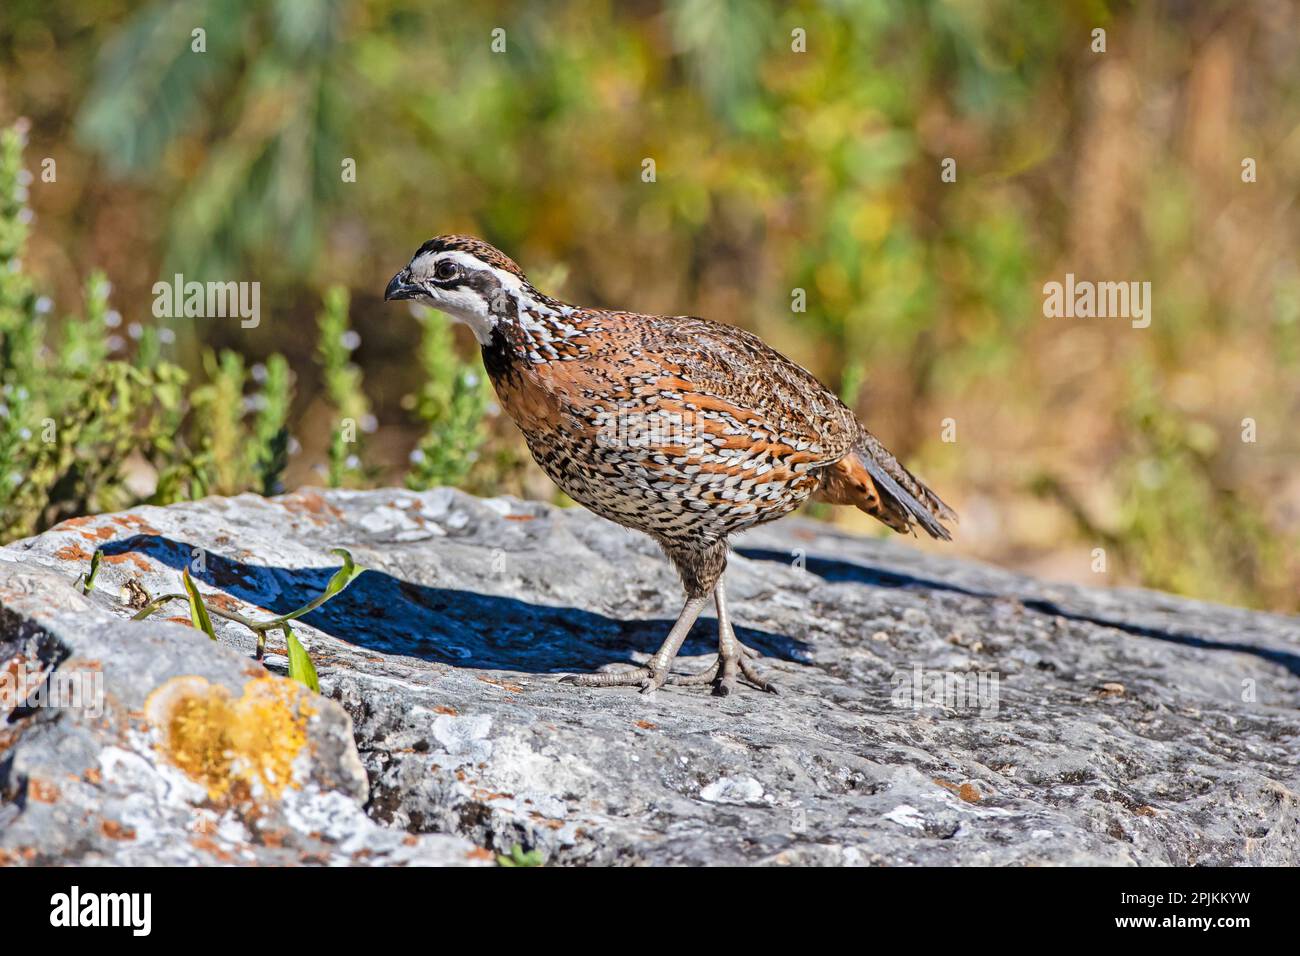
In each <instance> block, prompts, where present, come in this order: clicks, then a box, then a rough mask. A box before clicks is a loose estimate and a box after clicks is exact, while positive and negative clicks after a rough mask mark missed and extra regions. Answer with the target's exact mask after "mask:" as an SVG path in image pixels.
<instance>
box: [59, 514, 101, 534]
mask: <svg viewBox="0 0 1300 956" xmlns="http://www.w3.org/2000/svg"><path fill="white" fill-rule="evenodd" d="M95 517H96V516H95V515H82V516H81V517H79V518H68V519H67V520H66V521H60V522H59V523H58V524H56V525H55V526H54V527H53V528H51V529H50V530H51V531H64V530H66V529H68V528H80V527H81V526H82V525H84V524H89V523H90V522H91V521H93V520H95Z"/></svg>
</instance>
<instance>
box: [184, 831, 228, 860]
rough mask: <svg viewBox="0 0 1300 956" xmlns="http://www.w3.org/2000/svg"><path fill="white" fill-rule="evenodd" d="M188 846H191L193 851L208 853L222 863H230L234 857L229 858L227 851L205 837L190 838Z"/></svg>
mask: <svg viewBox="0 0 1300 956" xmlns="http://www.w3.org/2000/svg"><path fill="white" fill-rule="evenodd" d="M190 845H191V846H193V847H194V849H196V850H202V851H203V852H204V853H208V854H210V855H212V856H214V857H216V858H217V859H218V860H220V861H221V862H222V863H230V862H231V861H232V860H234V857H233V856H231V854H230V853H229V852H228V851H227V850H223V849H222V848H221V846H220V845H218V844H217V842H216V841H215V840H212V839H210V838H209V837H205V836H196V837H191V838H190Z"/></svg>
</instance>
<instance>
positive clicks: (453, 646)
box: [101, 535, 808, 673]
mask: <svg viewBox="0 0 1300 956" xmlns="http://www.w3.org/2000/svg"><path fill="white" fill-rule="evenodd" d="M101 550H102V551H103V552H104V554H105V555H106V556H113V555H122V554H144V555H148V556H149V557H151V558H153V559H154V560H156V561H158V562H159V563H161V564H164V565H167V566H168V567H171V568H175V569H176V571H177V572H178V573H179V572H180V570H181V569H182V568H184V567H186V566H189V565H190V562H191V561H193V560H194V558H195V557H196V556H197V555H198V554H199V553H200V551H201V549H199V548H197V547H196V546H194V545H191V544H187V543H185V542H182V541H176V540H174V539H172V538H167V537H164V536H161V535H135V536H133V537H130V538H124V539H121V540H118V541H112V542H108V543H105V544H104V545H103V546H102V548H101ZM204 565H205V567H204V570H203V571H201V572H199V573H196V572H195V569H194V568H193V567H190V573H191V575H193V577H194V578H195V580H197V581H199V582H200V583H202V584H204V585H206V586H208V587H214V588H219V589H221V590H222V591H224V592H226V593H227V594H229V595H230V596H231V597H235V598H238V599H239V600H241V601H244V602H247V603H248V604H253V605H256V606H257V607H260V608H264V609H265V610H266V611H268V612H270V613H271V614H272V615H274V614H286V613H288V612H289V611H292V610H294V609H296V608H299V607H302V606H303V605H304V604H306V603H307V602H309V601H311V600H312V599H313V598H315V597H316V596H317V595H319V594H320V593H321V592H322V591H323V590H324V589H325V585H326V584H327V583H328V581H329V579H330V577H331V576H332V575H333V574H334V572H335V571H337V570H338V568H337V567H329V568H277V567H268V566H264V565H254V564H245V563H243V562H240V561H232V560H231V559H229V558H224V557H222V556H221V555H218V554H213V553H211V552H206V553H205V554H204ZM176 590H178V591H179V590H180V588H179V582H178V586H177V588H176ZM241 613H246V616H249V617H254V618H256V617H259V616H260V615H259V614H258V613H257V612H256V611H254V610H249V611H246V612H241ZM301 620H302V621H303V623H306V624H310V625H311V626H312V627H314V628H316V629H318V630H320V631H323V632H324V633H326V634H329V635H330V636H331V637H335V638H338V639H339V640H343V641H347V642H349V643H351V644H354V645H356V646H358V647H365V648H369V649H371V650H374V651H378V652H381V653H384V654H398V655H404V656H409V657H417V658H421V659H423V660H429V661H439V662H442V663H446V664H452V665H456V666H460V667H472V668H482V669H500V670H512V671H522V672H527V673H551V672H558V671H564V672H570V671H585V670H592V669H595V668H597V667H600V666H602V665H604V664H610V663H616V662H620V661H630V660H631V653H632V652H633V651H641V652H644V653H646V654H651V653H653V652H654V651H655V650H657V649H658V647H659V645H660V643H661V642H662V641H663V639H664V637H665V635H667V633H668V630H669V628H671V627H672V624H673V622H672V621H671V620H669V619H666V618H665V619H654V620H619V619H616V618H612V617H606V616H605V615H603V614H597V613H594V612H592V611H585V610H582V609H581V608H574V607H549V606H547V605H542V604H530V603H528V602H526V601H521V600H518V599H517V598H512V597H505V596H499V595H492V594H479V593H476V592H473V591H463V590H457V589H452V588H438V587H429V586H427V585H423V584H415V583H412V582H410V581H404V580H401V579H400V578H396V577H393V576H392V575H391V574H388V573H386V572H384V571H380V570H375V569H371V570H368V571H366V573H365V574H362V575H361V576H360V577H359V578H357V579H356V580H355V581H354V582H353V583H352V585H351V586H350V587H349V588H348V589H347V590H346V591H344V592H343V593H342V594H340V595H338V596H337V597H335V598H333V599H331V600H330V601H329V603H327V604H325V605H324V606H322V607H320V608H317V609H316V610H315V611H312V612H311V613H310V614H308V615H306V616H304V617H303V618H302V619H301ZM716 628H717V625H716V622H715V620H714V619H713V618H711V617H710V618H701V619H700V621H699V622H697V623H696V626H695V627H694V628H693V629H692V631H691V634H690V637H689V638H688V639H687V641H686V645H685V646H684V647H683V649H682V653H683V654H686V655H694V654H712V653H714V652H715V651H716V650H717V630H716ZM736 634H737V636H738V637H739V638H740V639H741V640H742V641H743V642H745V643H746V644H748V645H750V646H751V647H754V648H757V649H758V650H760V651H761V652H762V653H763V654H765V655H768V656H772V657H778V658H782V659H785V660H793V661H806V660H807V658H808V648H807V645H806V644H804V643H803V642H801V641H797V640H795V639H793V638H790V637H787V636H783V635H780V634H773V633H771V632H768V631H762V630H756V629H754V628H746V627H737V628H736Z"/></svg>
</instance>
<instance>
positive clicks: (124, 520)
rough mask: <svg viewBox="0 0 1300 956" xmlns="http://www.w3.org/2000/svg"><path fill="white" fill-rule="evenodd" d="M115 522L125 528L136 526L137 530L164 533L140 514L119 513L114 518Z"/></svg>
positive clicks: (146, 532) (148, 532)
mask: <svg viewBox="0 0 1300 956" xmlns="http://www.w3.org/2000/svg"><path fill="white" fill-rule="evenodd" d="M112 520H113V521H114V523H116V524H117V525H119V526H121V527H123V528H134V529H135V530H136V531H143V532H144V533H145V534H162V532H161V531H159V530H158V529H157V528H155V527H154V526H153V525H151V524H150V523H149V522H147V521H145V520H144V519H143V518H141V517H140V516H139V515H133V514H129V513H128V514H123V515H117V516H116V517H114V518H113V519H112Z"/></svg>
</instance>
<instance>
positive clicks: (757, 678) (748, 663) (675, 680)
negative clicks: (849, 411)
mask: <svg viewBox="0 0 1300 956" xmlns="http://www.w3.org/2000/svg"><path fill="white" fill-rule="evenodd" d="M734 646H735V648H736V650H735V651H734V652H733V653H732V654H731V655H727V654H726V652H725V649H724V648H723V647H719V649H718V656H717V658H716V659H715V660H714V661H713V663H712V664H710V665H709V666H708V667H706V668H705V669H704V670H702V671H700V672H699V673H697V674H669V675H668V681H667V682H668V683H669V684H671V685H672V686H674V687H698V686H699V685H701V684H712V685H713V694H714V696H715V697H726V696H728V695H729V694H730V693H731V692H732V691H734V690H735V689H736V682H737V678H741V677H743V678H744V680H745V682H746V683H748V684H750V685H751V686H753V687H756V688H758V689H759V690H763V691H767V692H768V693H769V694H775V693H778V690H777V686H776V685H775V684H773V683H772V682H771V681H770V680H768V679H767V678H766V677H764V676H763V672H762V671H760V670H759V669H758V667H757V666H756V665H755V664H754V663H753V661H752V660H751V658H757V657H759V656H760V655H759V653H758V651H756V650H754V649H753V648H752V647H746V646H745V645H744V644H741V643H740V642H739V641H735V642H734Z"/></svg>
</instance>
